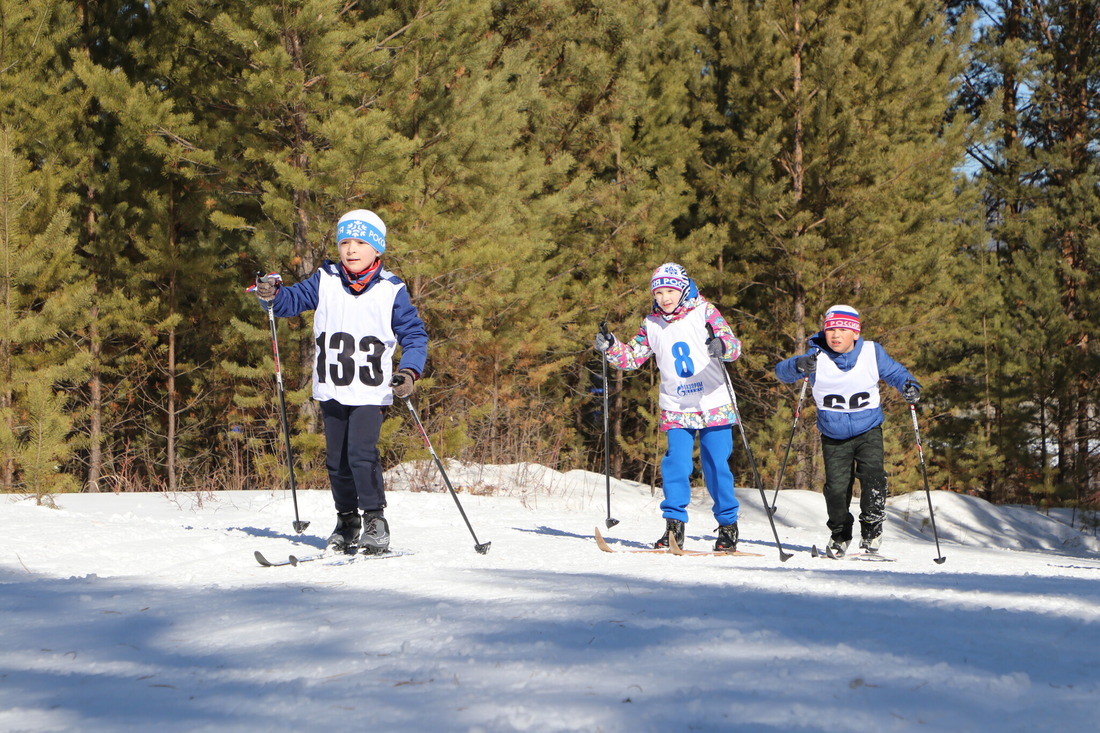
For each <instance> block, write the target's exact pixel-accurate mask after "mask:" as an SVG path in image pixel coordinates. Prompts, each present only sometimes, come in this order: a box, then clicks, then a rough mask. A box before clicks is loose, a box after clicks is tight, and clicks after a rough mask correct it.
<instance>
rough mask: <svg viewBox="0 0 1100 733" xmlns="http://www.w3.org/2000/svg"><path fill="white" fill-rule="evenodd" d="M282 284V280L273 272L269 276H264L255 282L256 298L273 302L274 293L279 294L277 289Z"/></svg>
mask: <svg viewBox="0 0 1100 733" xmlns="http://www.w3.org/2000/svg"><path fill="white" fill-rule="evenodd" d="M282 284H283V278H282V277H280V276H279V273H277V272H273V273H271V274H270V275H264V276H263V277H261V278H260V279H259V280H257V281H256V297H257V298H259V299H260V300H265V301H268V302H270V301H272V300H275V293H277V292H279V287H280V286H281V285H282Z"/></svg>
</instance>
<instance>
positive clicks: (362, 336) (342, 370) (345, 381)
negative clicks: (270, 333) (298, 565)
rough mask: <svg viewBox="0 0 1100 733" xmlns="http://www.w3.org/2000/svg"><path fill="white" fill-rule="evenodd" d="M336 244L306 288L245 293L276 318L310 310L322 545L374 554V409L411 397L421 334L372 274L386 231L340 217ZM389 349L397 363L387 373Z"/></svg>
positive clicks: (375, 219)
mask: <svg viewBox="0 0 1100 733" xmlns="http://www.w3.org/2000/svg"><path fill="white" fill-rule="evenodd" d="M336 246H337V248H338V249H339V253H340V260H339V262H333V261H331V260H325V261H324V263H322V265H321V267H320V269H318V270H317V272H315V273H314V274H313V275H311V276H310V277H309V278H308V279H307V280H304V281H302V282H300V283H298V284H296V285H289V286H287V287H282V278H280V277H279V275H278V274H272V275H268V276H266V277H264V278H261V279H260V281H259V282H258V283H257V285H256V288H255V291H256V295H257V296H258V297H259V298H260V300H262V301H265V303H264V307H266V308H274V314H275V315H276V316H281V317H289V316H297V315H299V314H301V313H303V312H304V311H308V310H313V311H315V313H314V317H313V337H314V339H313V340H314V342H315V344H316V348H317V351H316V358H315V359H314V360H313V398H314V399H315V400H318V401H319V402H320V403H321V415H322V417H323V420H324V425H325V449H326V465H327V468H328V474H329V483H330V485H331V487H332V498H333V500H334V502H335V504H336V529H334V530H333V532H332V536H331V537H329V538H328V547H329V549H330V550H333V551H341V552H355V551H357V550H361V551H362V552H365V553H368V554H378V553H383V552H385V551H386V550H388V549H389V544H390V529H389V523H388V522H387V521H386V518H385V516H384V509H385V508H386V495H385V487H384V486H383V483H382V465H381V463H380V462H379V456H378V434H379V431H380V429H381V427H382V408H383V407H384V406H386V405H390V404H393V398H394V395H397V396H398V397H400V398H405V397H408V396H409V395H410V394H412V392H413V387H414V384H415V382H416V380H417V379H419V378H420V375H421V373H422V372H423V371H424V362H425V361H426V359H427V356H428V332H427V330H425V328H424V321H422V320H421V319H420V314H419V313H418V312H417V310H416V307H415V306H413V304H412V302H411V301H410V300H409V292H408V289H407V288H406V287H405V285H404V283H402V282H401V280H399V279H398V278H397V276H396V275H394V274H393V273H392V272H390V271H388V270H386V269H385V268H384V267H382V259H381V257H382V254H383V253H384V252H385V251H386V225H385V224H384V223H383V222H382V219H381V218H380V217H379V216H378V215H377V214H375V213H374V212H372V211H367V210H365V209H356V210H355V211H349V212H348V213H346V214H344V215H343V216H342V217H340V220H339V222H338V223H337V225H336ZM397 345H400V346H401V361H400V363H399V365H398V370H397V373H396V374H394V373H393V354H394V351H395V348H396V346H397ZM360 511H362V512H363V514H362V517H360V515H359V512H360Z"/></svg>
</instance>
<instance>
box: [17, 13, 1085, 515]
mask: <svg viewBox="0 0 1100 733" xmlns="http://www.w3.org/2000/svg"><path fill="white" fill-rule="evenodd" d="M1098 140H1100V2H1048V1H1047V0H946V1H945V2H932V1H931V0H786V1H785V2H774V1H773V0H748V1H745V0H741V1H736V0H735V1H733V2H723V1H721V0H631V1H630V2H623V1H622V0H509V1H508V2H502V1H500V0H497V1H495V2H489V1H488V0H363V1H360V2H356V1H355V0H280V1H278V2H275V1H270V0H247V1H243V0H217V1H216V2H215V1H214V0H175V1H173V2H158V1H156V0H145V1H144V2H131V1H129V0H33V1H32V2H27V1H26V0H21V1H18V2H14V1H12V0H0V319H2V324H0V456H2V464H0V491H3V492H8V493H14V494H22V495H28V496H33V497H37V499H38V500H39V501H40V502H42V503H46V504H49V503H51V502H52V497H53V496H55V495H56V494H59V493H61V492H74V491H86V492H107V491H115V492H118V491H136V490H142V491H145V490H155V491H167V492H171V491H213V490H219V489H245V488H257V489H258V488H281V487H284V485H285V483H286V482H287V479H288V471H287V461H286V451H285V449H284V444H283V433H282V430H281V427H280V411H279V403H278V399H277V397H276V393H277V390H276V378H275V361H274V355H273V349H272V339H271V335H270V331H269V324H268V320H267V315H266V313H265V311H264V309H263V308H261V307H260V304H259V301H258V300H257V298H256V297H255V296H254V295H253V294H251V293H247V292H246V288H247V287H249V286H250V285H252V284H253V283H254V282H255V279H256V277H257V273H262V274H266V273H270V272H278V273H280V274H281V275H282V277H283V279H284V280H285V281H286V282H288V283H294V282H299V281H301V280H304V279H306V278H307V277H309V276H310V275H311V274H312V273H314V272H316V270H317V268H318V267H319V266H320V264H321V263H322V262H323V261H324V260H325V259H335V258H336V246H335V225H336V221H337V219H338V218H339V217H340V215H341V214H343V213H344V212H346V211H349V210H351V209H359V208H365V209H370V210H372V211H375V212H377V213H378V214H379V215H380V216H381V217H382V218H383V219H384V220H385V222H386V225H387V228H388V245H387V249H386V252H385V256H384V262H385V266H386V267H387V268H388V269H390V270H392V271H393V272H395V273H396V274H397V275H398V276H399V277H401V279H402V280H403V281H404V282H405V284H406V285H407V286H408V288H409V293H410V296H411V298H412V300H413V303H414V304H415V305H416V306H417V308H418V309H419V311H420V314H421V316H422V317H423V318H424V320H425V322H426V324H427V327H428V332H429V334H430V337H431V341H430V345H429V359H428V366H427V369H426V372H425V374H424V375H423V378H422V379H421V380H420V381H419V382H418V383H417V391H416V397H415V399H416V404H417V409H418V410H419V413H420V415H421V416H422V418H423V420H424V423H425V427H426V429H427V431H428V432H429V434H430V435H431V436H432V442H433V444H434V446H435V449H436V450H437V451H438V453H439V454H440V455H441V456H444V457H446V458H450V459H456V460H461V461H469V462H480V463H489V464H510V463H520V462H534V463H539V464H543V465H547V466H551V467H554V468H557V469H559V470H569V469H577V468H580V469H588V470H592V471H597V472H602V471H603V470H604V451H605V437H604V417H603V398H604V390H605V389H606V390H607V399H608V403H609V411H608V417H609V419H608V424H609V430H608V433H609V437H610V460H611V471H612V473H613V474H614V475H616V476H620V477H623V478H627V479H632V480H637V481H641V482H644V483H651V484H654V485H656V486H659V485H660V475H659V467H660V458H661V455H662V453H663V451H664V443H663V439H662V437H661V434H660V433H659V432H658V425H657V413H658V407H657V388H658V375H657V373H656V370H655V369H654V368H653V365H652V364H647V365H646V366H645V367H644V368H642V369H640V370H637V371H631V372H620V371H616V370H612V371H611V373H610V379H609V384H607V385H604V384H603V376H602V370H601V363H600V359H599V355H598V353H597V352H596V351H595V350H594V349H593V338H594V336H595V334H596V333H597V331H598V329H599V327H600V324H601V323H603V322H606V323H607V326H608V328H609V329H610V330H611V331H612V332H613V333H615V334H616V336H617V337H619V338H620V339H629V338H630V337H631V336H633V334H634V333H636V332H637V329H638V327H639V325H640V323H641V319H642V318H643V317H644V316H645V314H646V313H648V312H649V310H650V308H651V307H652V297H651V294H650V290H649V278H650V274H651V273H652V272H653V270H654V268H656V267H657V266H658V265H660V264H662V263H664V262H670V261H672V262H678V263H680V264H682V265H683V266H684V267H685V268H686V269H687V271H688V273H689V275H691V277H692V278H693V279H694V280H695V282H696V283H697V284H698V287H699V289H700V291H701V293H702V294H703V295H704V296H705V297H706V298H707V299H708V300H710V301H711V302H712V303H714V304H715V305H716V306H717V307H718V308H719V310H720V311H721V312H722V313H723V314H724V316H725V317H726V319H727V320H728V321H729V323H730V325H731V326H732V328H733V330H734V332H735V333H736V335H737V336H738V337H739V338H740V339H741V340H742V342H743V355H742V357H741V358H740V359H739V360H737V361H736V362H734V363H733V364H731V365H730V371H729V374H730V377H731V379H732V383H733V386H734V388H735V389H736V392H737V395H738V403H739V409H740V412H741V415H742V418H743V420H744V425H745V428H746V433H747V435H748V437H749V440H750V442H751V446H752V453H753V456H754V457H755V462H756V464H757V466H758V468H759V472H760V477H761V482H762V485H763V486H764V488H766V489H767V490H768V491H769V492H770V491H771V490H772V489H773V488H775V482H776V479H777V475H778V472H779V468H780V464H781V462H782V461H783V460H784V455H785V449H786V448H787V445H788V441H789V440H790V441H791V449H790V454H789V463H788V464H787V468H786V473H785V476H784V481H783V488H799V489H816V490H820V484H821V480H822V474H823V470H822V468H821V461H820V445H819V440H818V435H817V432H816V429H815V428H814V409H813V405H812V400H808V399H807V401H806V403H807V404H805V405H804V406H803V414H802V415H801V420H800V422H799V423H798V425H797V430H795V429H793V428H792V425H794V416H795V411H796V408H797V407H798V405H799V404H800V402H799V387H800V385H799V384H794V385H786V384H782V383H780V382H779V381H778V380H777V379H776V377H775V375H774V372H773V369H774V367H775V364H776V363H777V362H778V361H780V360H782V359H784V358H787V357H789V356H794V355H797V354H801V353H804V351H805V348H806V340H807V339H808V338H809V337H810V336H813V335H814V334H815V333H816V332H817V331H818V330H819V329H820V328H821V324H822V316H823V314H824V311H825V310H826V309H827V308H828V307H829V306H831V305H834V304H840V303H843V304H850V305H852V306H854V307H856V308H858V309H859V311H860V314H861V319H862V324H863V336H864V337H865V338H867V339H870V340H875V341H878V342H880V343H882V344H883V345H884V346H885V347H886V348H887V349H888V350H889V352H890V354H891V356H893V357H894V358H895V359H897V360H898V361H899V362H901V363H902V364H904V365H905V366H906V367H907V368H908V369H909V370H910V371H911V372H912V373H913V374H914V375H916V376H917V378H918V379H919V380H920V382H921V384H922V387H923V392H922V397H921V401H920V403H919V405H918V407H919V415H920V420H921V428H920V433H921V437H922V439H923V445H924V456H925V459H926V460H927V470H928V478H929V481H930V483H931V486H932V488H933V489H946V490H951V491H960V492H966V493H970V494H973V495H976V496H980V497H982V498H985V499H987V500H990V501H994V502H998V503H1024V504H1036V505H1059V506H1074V507H1080V508H1082V509H1087V508H1090V507H1091V508H1097V507H1098V504H1100V434H1098V430H1100V414H1098V411H1100V385H1098V382H1097V374H1100V340H1097V339H1094V338H1093V337H1094V336H1100V334H1098V333H1097V314H1098V304H1097V298H1098V297H1100V282H1098V280H1100V261H1098V259H1100V189H1098V183H1100V145H1098V142H1097V141H1098ZM277 329H278V341H277V343H278V346H279V349H280V367H281V372H282V377H283V380H284V383H285V388H286V402H287V406H288V412H289V421H290V426H291V430H290V433H291V443H292V454H293V456H294V461H295V464H296V473H297V483H298V486H299V487H304V488H324V487H327V474H326V470H325V455H324V454H325V450H324V438H323V433H322V426H321V416H320V414H319V409H318V406H317V404H316V403H315V402H314V401H313V400H312V398H311V390H310V373H311V359H312V355H313V348H314V345H313V340H312V322H311V314H304V315H302V316H300V317H296V318H287V319H279V321H278V326H277ZM883 397H884V401H885V409H886V413H887V423H886V425H885V428H884V429H885V437H886V448H887V463H888V466H887V468H888V470H889V472H890V474H891V479H890V480H891V490H892V491H907V490H908V491H912V490H917V489H919V488H922V487H923V483H922V477H921V472H920V463H919V461H918V446H917V442H916V440H915V435H914V426H913V423H912V422H911V421H910V410H909V407H908V405H907V404H906V403H905V401H904V400H903V399H902V398H901V397H900V395H898V394H897V393H896V391H895V390H892V389H884V390H883ZM380 447H381V448H382V451H383V456H384V461H385V462H386V465H387V466H392V465H396V464H398V463H402V462H406V461H412V460H417V459H423V458H426V457H428V453H427V450H426V449H425V446H424V443H423V441H422V439H421V436H420V435H419V433H417V431H416V430H415V428H414V427H413V426H411V424H410V421H409V417H408V415H407V414H406V413H405V412H404V410H400V411H399V410H397V409H392V410H391V411H390V412H389V413H388V418H387V420H386V421H385V424H384V427H383V433H382V438H381V441H380ZM734 468H735V472H736V474H737V479H738V481H737V483H738V485H739V486H751V484H752V477H751V471H750V469H749V463H748V460H747V457H746V455H745V451H743V450H742V449H741V448H740V447H739V448H738V450H737V451H736V452H735V456H734ZM434 481H435V476H434V474H432V475H429V474H427V473H426V474H425V489H429V490H434V488H438V487H434V488H433V486H432V484H433V482H434Z"/></svg>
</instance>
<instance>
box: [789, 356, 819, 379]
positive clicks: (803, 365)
mask: <svg viewBox="0 0 1100 733" xmlns="http://www.w3.org/2000/svg"><path fill="white" fill-rule="evenodd" d="M794 368H795V369H797V370H798V373H799V374H813V373H814V372H816V371H817V353H816V352H815V353H813V354H806V355H805V356H800V357H798V358H797V359H795V360H794Z"/></svg>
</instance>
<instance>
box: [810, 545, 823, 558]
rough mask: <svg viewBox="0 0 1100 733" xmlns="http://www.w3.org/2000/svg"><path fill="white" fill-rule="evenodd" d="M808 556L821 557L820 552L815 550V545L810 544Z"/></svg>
mask: <svg viewBox="0 0 1100 733" xmlns="http://www.w3.org/2000/svg"><path fill="white" fill-rule="evenodd" d="M810 557H821V553H820V552H818V550H817V545H810Z"/></svg>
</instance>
